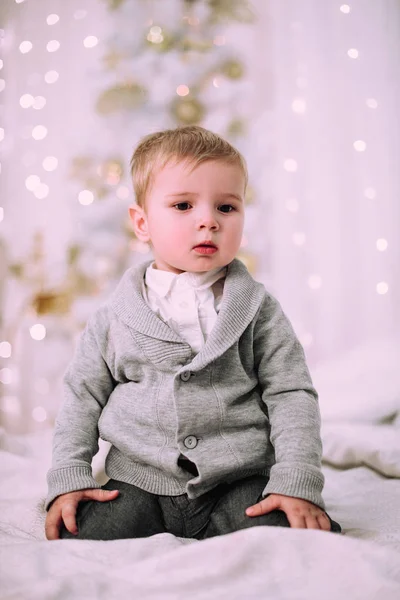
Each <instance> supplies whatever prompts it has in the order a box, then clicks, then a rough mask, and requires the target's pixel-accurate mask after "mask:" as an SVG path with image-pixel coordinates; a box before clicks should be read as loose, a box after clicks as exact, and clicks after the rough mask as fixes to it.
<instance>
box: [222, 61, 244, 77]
mask: <svg viewBox="0 0 400 600" xmlns="http://www.w3.org/2000/svg"><path fill="white" fill-rule="evenodd" d="M221 73H223V74H224V75H226V77H229V79H241V78H242V77H243V74H244V68H243V65H242V64H241V63H240V62H239V61H237V60H227V61H226V62H225V63H224V64H223V65H222V67H221Z"/></svg>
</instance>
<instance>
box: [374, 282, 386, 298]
mask: <svg viewBox="0 0 400 600" xmlns="http://www.w3.org/2000/svg"><path fill="white" fill-rule="evenodd" d="M388 290H389V286H388V284H387V283H386V281H380V282H379V283H377V285H376V291H377V292H378V294H379V295H380V296H383V295H384V294H387V292H388Z"/></svg>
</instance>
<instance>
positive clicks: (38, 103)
mask: <svg viewBox="0 0 400 600" xmlns="http://www.w3.org/2000/svg"><path fill="white" fill-rule="evenodd" d="M45 106H46V98H45V97H44V96H36V98H34V100H33V104H32V108H34V109H35V110H41V109H42V108H44V107H45Z"/></svg>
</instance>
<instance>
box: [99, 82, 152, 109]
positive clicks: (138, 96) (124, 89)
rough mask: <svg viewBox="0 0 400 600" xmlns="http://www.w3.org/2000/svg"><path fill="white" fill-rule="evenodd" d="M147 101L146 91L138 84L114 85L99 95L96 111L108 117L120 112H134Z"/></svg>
mask: <svg viewBox="0 0 400 600" xmlns="http://www.w3.org/2000/svg"><path fill="white" fill-rule="evenodd" d="M146 100H147V90H146V89H145V88H144V87H143V86H142V85H140V84H138V83H122V84H118V85H115V86H114V87H112V88H109V89H108V90H105V91H104V92H103V93H102V94H100V96H99V98H98V100H97V103H96V110H97V112H99V113H100V114H102V115H109V114H111V113H113V112H120V111H122V110H136V109H137V108H139V107H140V106H142V105H143V104H144V103H145V102H146Z"/></svg>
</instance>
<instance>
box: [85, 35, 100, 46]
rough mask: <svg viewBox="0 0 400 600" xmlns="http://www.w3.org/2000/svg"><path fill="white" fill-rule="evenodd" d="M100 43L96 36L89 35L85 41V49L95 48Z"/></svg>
mask: <svg viewBox="0 0 400 600" xmlns="http://www.w3.org/2000/svg"><path fill="white" fill-rule="evenodd" d="M98 43H99V40H98V38H97V37H96V36H95V35H88V36H87V37H85V39H84V40H83V45H84V46H85V48H94V47H95V46H97V44H98Z"/></svg>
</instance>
